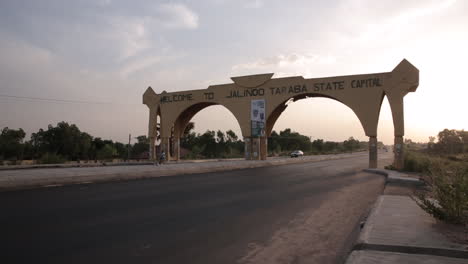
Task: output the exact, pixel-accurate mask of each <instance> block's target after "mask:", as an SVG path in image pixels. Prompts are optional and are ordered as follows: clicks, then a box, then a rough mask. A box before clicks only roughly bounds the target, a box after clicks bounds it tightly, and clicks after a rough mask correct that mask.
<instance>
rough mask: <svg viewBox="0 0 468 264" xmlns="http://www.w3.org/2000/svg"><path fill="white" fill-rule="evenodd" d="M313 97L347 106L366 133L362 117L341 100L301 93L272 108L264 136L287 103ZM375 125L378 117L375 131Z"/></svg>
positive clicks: (328, 96)
mask: <svg viewBox="0 0 468 264" xmlns="http://www.w3.org/2000/svg"><path fill="white" fill-rule="evenodd" d="M315 97H320V98H328V99H331V100H334V101H337V102H340V103H342V104H343V105H345V106H347V107H348V108H349V109H350V110H351V111H352V112H353V113H354V114H355V115H356V117H357V118H358V120H359V122H360V124H361V127H362V128H363V130H364V132H365V133H366V134H367V132H368V131H366V123H365V121H364V120H363V117H362V115H360V114H358V113H359V112H357V111H355V109H354V108H353V107H351V106H349V105H348V104H346V103H344V102H343V101H342V100H339V99H338V98H335V97H333V96H330V95H324V94H319V93H303V94H299V95H295V96H291V97H289V98H288V99H286V100H284V101H283V102H281V103H279V104H278V105H276V106H273V109H272V110H271V111H270V114H269V115H268V118H267V123H266V129H265V134H266V136H270V135H271V132H272V131H273V127H274V126H275V123H276V121H277V120H278V118H279V117H280V116H281V114H282V113H283V111H284V110H286V108H287V106H288V102H290V101H291V100H292V101H293V102H296V101H299V100H302V99H307V98H315ZM382 101H383V97H382V99H381V100H380V104H379V105H380V106H381V105H382ZM380 106H379V112H380ZM377 123H378V116H377V122H376V125H375V127H376V128H375V130H377Z"/></svg>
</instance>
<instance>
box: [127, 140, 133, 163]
mask: <svg viewBox="0 0 468 264" xmlns="http://www.w3.org/2000/svg"><path fill="white" fill-rule="evenodd" d="M131 138H132V134H128V145H127V161H130V139H131Z"/></svg>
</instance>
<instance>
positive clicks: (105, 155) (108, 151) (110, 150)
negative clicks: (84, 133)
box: [97, 144, 117, 160]
mask: <svg viewBox="0 0 468 264" xmlns="http://www.w3.org/2000/svg"><path fill="white" fill-rule="evenodd" d="M115 156H117V150H116V149H115V147H114V146H113V144H106V145H104V147H102V148H101V149H100V150H99V151H98V152H97V157H98V159H99V160H112V158H114V157H115Z"/></svg>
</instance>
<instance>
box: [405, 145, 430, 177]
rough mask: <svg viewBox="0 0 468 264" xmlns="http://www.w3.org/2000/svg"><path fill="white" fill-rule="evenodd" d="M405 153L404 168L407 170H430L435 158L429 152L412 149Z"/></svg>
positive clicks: (423, 171)
mask: <svg viewBox="0 0 468 264" xmlns="http://www.w3.org/2000/svg"><path fill="white" fill-rule="evenodd" d="M404 155H405V157H404V161H403V170H404V171H407V172H422V173H425V172H428V171H429V168H430V165H431V160H432V159H434V158H431V157H430V156H429V155H428V154H425V153H421V152H417V151H410V150H408V151H406V152H405V153H404Z"/></svg>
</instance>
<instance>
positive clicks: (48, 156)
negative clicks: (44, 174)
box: [37, 153, 66, 164]
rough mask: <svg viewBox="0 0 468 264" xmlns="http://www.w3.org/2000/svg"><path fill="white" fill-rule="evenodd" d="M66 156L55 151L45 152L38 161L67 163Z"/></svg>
mask: <svg viewBox="0 0 468 264" xmlns="http://www.w3.org/2000/svg"><path fill="white" fill-rule="evenodd" d="M65 161H66V160H65V158H63V157H62V156H60V155H57V154H55V153H45V154H44V155H42V156H41V158H40V159H39V160H38V161H37V162H38V163H39V164H61V163H65Z"/></svg>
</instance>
